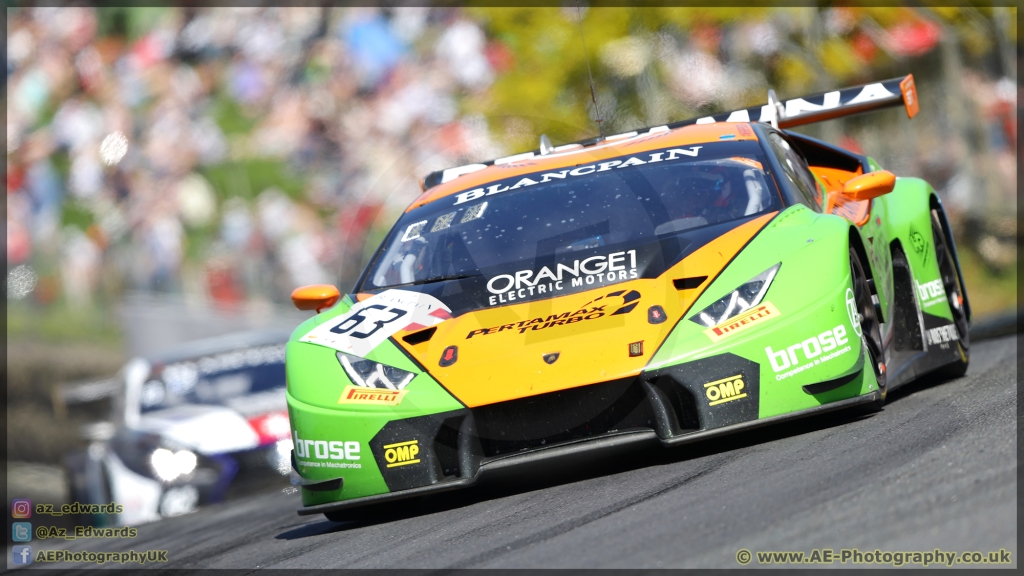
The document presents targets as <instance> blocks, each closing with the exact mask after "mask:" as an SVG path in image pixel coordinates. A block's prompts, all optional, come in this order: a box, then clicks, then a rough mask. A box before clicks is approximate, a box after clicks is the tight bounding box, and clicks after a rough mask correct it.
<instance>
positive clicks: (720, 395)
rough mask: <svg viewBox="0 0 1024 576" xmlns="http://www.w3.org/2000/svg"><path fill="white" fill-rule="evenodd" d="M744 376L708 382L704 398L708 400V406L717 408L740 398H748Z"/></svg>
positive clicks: (739, 375) (705, 386) (738, 375)
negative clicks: (744, 389)
mask: <svg viewBox="0 0 1024 576" xmlns="http://www.w3.org/2000/svg"><path fill="white" fill-rule="evenodd" d="M743 388H744V384H743V375H742V374H737V375H735V376H729V377H728V378H722V379H721V380H715V381H714V382H708V383H707V384H705V385H704V396H705V397H707V399H708V406H717V405H719V404H724V403H726V402H732V401H733V400H739V399H740V398H746V397H747V393H746V392H744V391H743Z"/></svg>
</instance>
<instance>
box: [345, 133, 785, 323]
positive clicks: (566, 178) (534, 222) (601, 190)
mask: <svg viewBox="0 0 1024 576" xmlns="http://www.w3.org/2000/svg"><path fill="white" fill-rule="evenodd" d="M728 144H730V145H729V146H726V145H725V144H724V143H723V144H716V145H711V146H691V147H686V148H677V149H665V150H660V151H653V152H644V153H639V154H636V155H634V156H624V157H619V158H613V159H610V160H607V161H602V162H596V163H589V164H587V163H584V164H581V165H579V166H577V167H575V168H570V169H564V170H558V171H551V172H541V173H535V174H530V175H527V176H525V177H524V176H519V177H515V178H510V179H507V180H503V181H500V182H497V183H495V184H491V185H488V186H486V187H482V188H477V189H473V190H467V191H464V192H460V193H458V194H454V195H451V196H446V197H443V198H440V199H438V200H436V201H434V202H431V203H429V204H427V205H425V206H422V207H419V208H416V209H413V210H411V211H409V212H408V213H406V214H405V215H403V216H402V218H401V219H400V220H399V222H398V223H397V225H396V228H395V229H394V230H393V231H392V232H391V234H390V235H389V237H388V239H387V240H386V241H385V246H384V247H383V249H382V251H381V252H380V256H379V257H378V258H377V260H376V261H375V262H374V263H373V264H372V265H371V268H370V270H369V271H368V274H367V275H366V276H364V281H363V285H362V286H361V288H360V289H361V290H376V289H380V288H386V287H398V286H409V285H416V284H425V283H432V282H440V281H445V280H453V279H460V278H466V277H477V276H487V277H488V282H487V290H488V292H489V293H490V294H498V293H499V292H501V290H502V289H503V288H504V286H505V285H506V284H508V283H509V281H508V278H512V281H513V283H514V285H516V286H521V285H522V283H521V282H519V281H518V279H517V278H516V277H515V274H517V273H518V272H510V273H508V274H504V275H501V274H497V273H496V271H500V270H501V269H503V268H505V269H508V268H509V267H510V266H511V268H515V266H512V265H513V264H515V263H523V262H533V263H535V262H538V261H541V260H544V261H548V260H550V261H551V262H552V263H560V262H566V263H567V264H566V265H567V266H575V267H576V272H577V273H579V270H580V266H581V264H580V261H579V260H578V259H577V258H582V257H585V256H590V255H592V254H599V253H601V252H602V250H603V251H605V252H608V254H606V255H605V260H604V262H603V264H602V263H601V262H597V261H595V260H593V258H596V256H594V257H593V258H590V262H589V264H588V263H587V262H586V261H584V263H583V265H584V266H585V267H586V269H585V271H587V272H588V273H589V272H590V271H592V270H597V268H601V269H602V270H605V271H607V270H611V271H615V270H619V271H621V272H622V273H621V274H617V275H616V274H612V275H610V276H609V275H607V274H605V275H603V276H602V278H603V279H604V282H602V283H608V280H615V281H619V280H627V279H630V278H631V277H632V278H635V277H636V272H635V271H631V268H630V264H632V269H633V270H635V268H636V266H637V264H636V261H635V260H636V258H637V255H636V252H635V251H634V252H632V253H630V251H629V248H630V247H634V246H639V245H642V244H649V243H651V242H656V241H658V240H659V239H664V238H666V237H670V236H673V235H678V234H680V233H684V232H686V231H689V230H694V229H699V228H702V227H708V226H713V225H715V224H720V223H723V222H730V221H735V220H740V219H744V218H746V217H750V216H753V215H757V214H761V213H764V212H768V211H771V210H777V209H778V207H779V202H780V201H779V199H778V193H777V192H776V190H775V187H774V185H773V183H772V180H771V178H766V176H765V172H764V170H765V168H764V166H765V160H764V158H763V156H762V155H761V153H760V147H759V146H758V145H757V143H755V142H733V143H728ZM595 249H596V251H595ZM615 250H617V251H615ZM574 259H575V260H574ZM630 259H632V262H631V261H630ZM520 267H523V266H520ZM552 269H554V268H552ZM526 280H527V283H529V282H533V283H537V282H538V281H539V280H540V279H539V278H538V277H536V276H535V277H532V278H530V279H526ZM492 304H494V303H493V302H492Z"/></svg>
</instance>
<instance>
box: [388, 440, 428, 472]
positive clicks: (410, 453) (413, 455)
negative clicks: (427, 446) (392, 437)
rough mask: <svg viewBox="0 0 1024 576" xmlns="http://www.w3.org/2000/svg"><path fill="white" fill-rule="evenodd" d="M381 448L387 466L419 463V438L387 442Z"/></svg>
mask: <svg viewBox="0 0 1024 576" xmlns="http://www.w3.org/2000/svg"><path fill="white" fill-rule="evenodd" d="M383 448H384V460H385V461H386V462H387V463H388V468H395V467H397V466H408V465H410V464H419V462H420V459H419V455H420V444H419V440H409V441H408V442H399V443H397V444H388V445H386V446H383Z"/></svg>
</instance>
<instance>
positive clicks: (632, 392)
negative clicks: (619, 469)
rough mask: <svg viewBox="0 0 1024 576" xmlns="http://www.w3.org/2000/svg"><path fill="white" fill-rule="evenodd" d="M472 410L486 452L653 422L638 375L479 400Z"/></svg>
mask: <svg viewBox="0 0 1024 576" xmlns="http://www.w3.org/2000/svg"><path fill="white" fill-rule="evenodd" d="M472 412H473V417H474V419H475V421H476V426H477V435H478V437H479V439H480V444H481V448H482V449H483V456H484V457H485V458H487V457H492V456H500V455H502V454H510V453H514V452H519V451H522V450H528V449H531V448H539V447H543V446H549V445H551V444H556V443H560V442H566V441H570V440H576V439H579V438H586V437H590V436H598V435H601V434H606V433H608V432H613V431H623V430H628V429H635V428H652V427H653V425H654V414H653V411H652V410H651V407H650V404H649V402H648V401H647V396H646V394H645V393H644V390H643V387H642V386H641V384H640V381H639V380H638V379H636V378H627V379H623V380H613V381H611V382H602V383H600V384H591V385H589V386H581V387H579V388H570V389H568V390H560V391H558V392H550V393H547V394H539V395H537V396H531V397H529V398H521V399H519V400H511V401H508V402H501V403H498V404H491V405H489V406H481V407H479V408H474V409H472Z"/></svg>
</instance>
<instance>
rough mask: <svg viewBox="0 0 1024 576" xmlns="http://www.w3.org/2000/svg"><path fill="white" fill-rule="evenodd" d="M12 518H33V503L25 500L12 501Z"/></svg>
mask: <svg viewBox="0 0 1024 576" xmlns="http://www.w3.org/2000/svg"><path fill="white" fill-rule="evenodd" d="M11 516H12V517H14V518H31V517H32V501H31V500H26V499H24V498H18V499H15V500H11Z"/></svg>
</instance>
